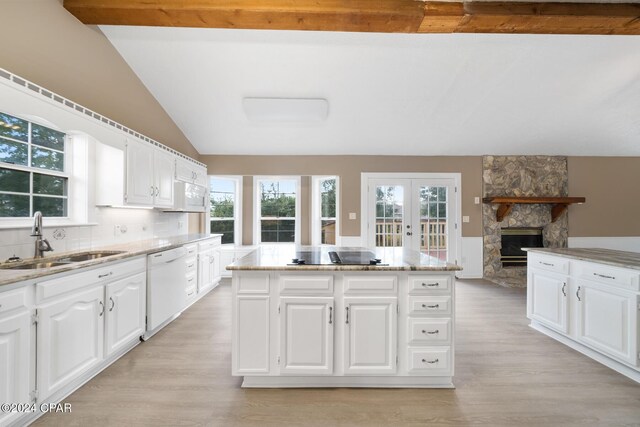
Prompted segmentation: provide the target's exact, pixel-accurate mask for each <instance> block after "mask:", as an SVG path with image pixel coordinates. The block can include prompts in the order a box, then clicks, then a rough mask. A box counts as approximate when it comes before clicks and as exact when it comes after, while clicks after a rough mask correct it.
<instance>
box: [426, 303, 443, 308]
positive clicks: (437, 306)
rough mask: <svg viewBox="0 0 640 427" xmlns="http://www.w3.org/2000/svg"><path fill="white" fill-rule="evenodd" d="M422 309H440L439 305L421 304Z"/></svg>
mask: <svg viewBox="0 0 640 427" xmlns="http://www.w3.org/2000/svg"><path fill="white" fill-rule="evenodd" d="M422 308H440V304H436V305H426V304H422Z"/></svg>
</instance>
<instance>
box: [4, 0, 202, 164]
mask: <svg viewBox="0 0 640 427" xmlns="http://www.w3.org/2000/svg"><path fill="white" fill-rule="evenodd" d="M0 11H1V12H0V17H1V21H2V23H1V24H0V38H2V40H3V43H2V54H1V55H0V67H1V68H4V69H6V70H9V71H11V72H12V73H14V74H17V75H19V76H21V77H24V78H26V79H27V80H30V81H32V82H34V83H36V84H38V85H40V86H43V87H45V88H47V89H48V90H51V91H53V92H56V93H58V94H60V95H62V96H64V97H65V98H68V99H70V100H72V101H74V102H77V103H79V104H81V105H83V106H85V107H87V108H90V109H92V110H94V111H96V112H98V113H100V114H102V115H105V116H107V117H109V118H110V119H112V120H115V121H117V122H120V123H122V124H124V125H126V126H128V127H130V128H131V129H134V130H136V131H138V132H140V133H143V134H145V135H147V136H149V137H151V138H153V139H155V140H157V141H158V142H161V143H163V144H165V145H167V146H169V147H171V148H173V149H175V150H177V151H180V152H182V153H184V154H186V155H188V156H191V157H194V158H196V159H197V157H198V153H197V151H196V150H195V149H194V148H193V146H192V145H191V144H190V143H189V141H188V140H187V138H186V137H185V136H184V134H183V133H182V131H180V129H179V128H178V127H177V126H176V124H175V123H174V122H173V121H172V120H171V118H170V117H169V116H168V115H167V113H166V112H165V111H164V109H163V108H162V107H161V106H160V104H159V103H158V102H157V101H156V99H155V98H154V97H153V96H152V95H151V93H150V92H149V91H148V90H147V88H146V87H145V86H144V85H143V84H142V82H141V81H140V80H139V79H138V77H137V76H136V75H135V73H134V72H133V71H132V70H131V68H129V66H128V65H127V63H126V62H125V61H124V59H123V58H122V57H121V56H120V54H118V52H117V51H116V49H115V48H114V47H113V46H112V45H111V43H109V41H108V40H107V38H106V37H105V36H104V35H103V34H102V33H101V32H100V31H99V30H98V29H97V28H90V27H87V26H85V25H84V24H82V23H80V21H78V20H77V19H76V18H75V17H73V16H72V15H71V14H70V13H68V12H67V11H66V10H65V9H64V8H63V7H62V2H61V1H59V0H3V1H2V5H1V8H0Z"/></svg>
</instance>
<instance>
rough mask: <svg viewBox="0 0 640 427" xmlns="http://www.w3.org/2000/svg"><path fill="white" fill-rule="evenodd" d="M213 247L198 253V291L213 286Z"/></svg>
mask: <svg viewBox="0 0 640 427" xmlns="http://www.w3.org/2000/svg"><path fill="white" fill-rule="evenodd" d="M213 262H214V257H213V249H210V250H207V251H203V252H201V253H200V254H199V255H198V293H200V292H203V291H206V290H207V289H209V288H210V287H211V286H213Z"/></svg>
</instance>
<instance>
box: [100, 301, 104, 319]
mask: <svg viewBox="0 0 640 427" xmlns="http://www.w3.org/2000/svg"><path fill="white" fill-rule="evenodd" d="M100 308H101V310H100V317H102V315H103V314H104V303H103V302H102V301H100Z"/></svg>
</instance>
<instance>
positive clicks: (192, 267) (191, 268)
mask: <svg viewBox="0 0 640 427" xmlns="http://www.w3.org/2000/svg"><path fill="white" fill-rule="evenodd" d="M185 265H186V268H187V274H189V273H193V272H195V271H197V270H198V259H197V258H195V257H194V258H187V259H186V260H185Z"/></svg>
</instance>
